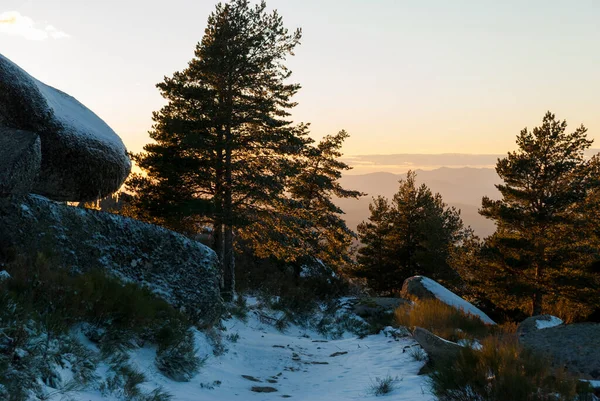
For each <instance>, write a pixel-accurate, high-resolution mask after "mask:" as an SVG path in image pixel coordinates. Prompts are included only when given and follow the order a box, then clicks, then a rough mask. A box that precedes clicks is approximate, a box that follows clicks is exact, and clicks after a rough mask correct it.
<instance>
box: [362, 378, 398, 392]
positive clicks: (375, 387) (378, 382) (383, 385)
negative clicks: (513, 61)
mask: <svg viewBox="0 0 600 401" xmlns="http://www.w3.org/2000/svg"><path fill="white" fill-rule="evenodd" d="M400 381H401V380H400V379H399V378H398V377H392V376H386V377H384V378H379V377H376V378H375V381H374V382H373V383H371V386H370V387H369V394H373V395H375V396H381V395H386V394H389V393H391V392H392V391H394V389H395V388H396V387H397V386H398V382H400Z"/></svg>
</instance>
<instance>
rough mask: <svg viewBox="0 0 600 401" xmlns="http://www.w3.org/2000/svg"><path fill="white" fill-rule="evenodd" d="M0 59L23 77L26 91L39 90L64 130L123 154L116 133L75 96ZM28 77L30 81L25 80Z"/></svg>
mask: <svg viewBox="0 0 600 401" xmlns="http://www.w3.org/2000/svg"><path fill="white" fill-rule="evenodd" d="M0 62H2V63H5V64H7V65H9V66H11V67H12V68H14V69H15V71H14V72H13V73H12V76H13V78H14V79H19V78H20V75H19V74H15V72H17V71H18V72H19V73H20V74H22V77H23V78H25V80H23V79H21V82H19V85H20V86H23V87H30V88H28V90H31V91H35V90H36V89H37V90H39V92H40V94H41V95H42V97H43V98H44V99H45V101H46V104H47V106H48V112H50V111H52V112H53V114H54V117H55V118H56V120H58V122H60V123H61V124H62V125H63V127H64V129H65V131H67V132H70V133H71V134H74V135H76V136H82V135H83V136H86V137H87V138H89V139H95V140H97V141H100V142H102V143H103V144H105V145H106V146H110V147H111V148H113V149H114V150H115V151H116V152H118V153H123V154H124V153H125V152H126V150H125V145H124V144H123V141H122V140H121V138H119V136H118V135H117V134H116V133H115V132H114V131H113V130H112V129H111V128H110V127H109V126H108V125H107V124H106V123H105V122H104V121H102V119H101V118H100V117H98V116H97V115H96V114H94V113H93V112H92V111H91V110H89V109H88V108H87V107H85V106H84V105H83V104H81V103H80V102H79V101H78V100H77V99H75V98H74V97H72V96H69V95H67V94H66V93H64V92H62V91H60V90H58V89H55V88H53V87H51V86H49V85H46V84H44V83H43V82H40V81H38V80H37V79H35V78H34V77H32V76H31V75H30V74H29V73H27V72H26V71H25V70H23V69H22V68H21V67H19V66H18V65H16V64H15V63H13V62H12V61H11V60H9V59H8V58H6V57H4V56H3V55H2V54H0ZM26 80H30V81H26Z"/></svg>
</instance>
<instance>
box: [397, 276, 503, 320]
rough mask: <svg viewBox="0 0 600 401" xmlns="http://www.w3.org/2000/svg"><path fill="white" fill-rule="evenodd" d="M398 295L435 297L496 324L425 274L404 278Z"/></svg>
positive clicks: (424, 297) (417, 297)
mask: <svg viewBox="0 0 600 401" xmlns="http://www.w3.org/2000/svg"><path fill="white" fill-rule="evenodd" d="M400 295H401V296H402V297H403V298H406V299H413V300H417V301H418V300H424V299H437V300H439V301H441V302H443V303H445V304H446V305H448V306H451V307H453V308H455V309H457V310H460V311H462V312H464V313H465V314H468V315H471V316H474V317H477V318H479V319H481V321H482V322H483V323H485V324H490V325H494V324H496V323H495V322H494V321H493V320H492V319H490V317H489V316H488V315H486V314H485V313H484V312H483V311H482V310H481V309H479V308H477V307H476V306H475V305H473V304H472V303H470V302H468V301H466V300H464V299H462V298H461V297H459V296H458V295H456V294H455V293H453V292H452V291H450V290H448V289H447V288H446V287H444V286H443V285H441V284H440V283H438V282H436V281H434V280H432V279H430V278H427V277H425V276H414V277H409V278H407V279H406V280H404V283H403V284H402V291H401V293H400Z"/></svg>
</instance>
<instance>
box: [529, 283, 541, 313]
mask: <svg viewBox="0 0 600 401" xmlns="http://www.w3.org/2000/svg"><path fill="white" fill-rule="evenodd" d="M542 300H543V295H542V291H540V290H539V289H537V290H535V292H534V293H533V297H532V314H531V316H537V315H541V314H542V305H543V303H542Z"/></svg>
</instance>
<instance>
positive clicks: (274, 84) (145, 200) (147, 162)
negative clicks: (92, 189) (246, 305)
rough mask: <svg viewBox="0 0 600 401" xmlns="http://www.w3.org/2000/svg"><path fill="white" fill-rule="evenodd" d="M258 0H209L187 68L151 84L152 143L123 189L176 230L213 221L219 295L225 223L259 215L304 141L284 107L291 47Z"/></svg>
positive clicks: (226, 283) (274, 197)
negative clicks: (155, 101)
mask: <svg viewBox="0 0 600 401" xmlns="http://www.w3.org/2000/svg"><path fill="white" fill-rule="evenodd" d="M300 38H301V32H300V30H297V31H295V32H293V33H289V32H288V30H287V29H286V28H285V27H284V25H283V22H282V18H281V17H280V16H279V15H278V13H277V12H276V11H274V12H271V13H268V12H267V11H266V4H265V2H264V1H263V2H260V3H259V4H257V5H255V6H252V5H251V4H250V2H249V1H248V0H232V1H230V2H227V3H219V4H218V5H217V7H216V10H215V11H214V12H213V13H212V14H211V15H210V17H209V19H208V26H207V28H206V30H205V34H204V37H203V38H202V41H201V42H200V43H199V44H198V45H197V47H196V51H195V57H194V58H193V59H192V60H191V61H190V62H189V64H188V67H187V68H186V69H185V70H183V71H181V72H176V73H175V74H173V76H172V77H165V80H164V82H162V83H160V84H158V85H157V86H158V88H159V89H160V92H161V94H162V96H163V97H164V98H165V99H166V100H167V104H166V105H165V106H164V107H163V108H162V109H161V110H160V111H158V112H155V113H154V116H153V120H154V123H155V124H154V126H153V130H152V131H151V132H150V137H151V138H152V139H153V140H154V141H155V142H154V143H151V144H148V145H146V146H145V147H144V152H142V153H140V154H136V155H134V157H133V159H134V161H135V162H136V164H137V165H138V166H139V167H140V168H141V169H142V170H143V171H144V173H145V174H144V175H134V176H133V177H132V178H131V179H130V180H129V182H128V188H129V189H130V190H132V191H134V192H136V193H137V194H138V198H137V201H136V202H137V205H138V210H140V211H141V212H142V213H145V214H147V215H148V217H150V218H156V219H158V220H159V221H162V222H163V223H164V224H166V225H168V226H170V227H174V228H177V229H181V230H193V229H194V227H195V226H196V225H197V224H202V223H205V222H207V223H209V224H211V225H212V226H213V227H214V231H213V233H214V249H215V251H216V252H217V254H218V255H219V258H220V259H221V261H222V264H223V278H224V280H223V289H222V290H223V291H222V292H223V295H224V297H226V298H228V297H230V296H231V294H232V293H233V291H234V288H235V280H234V260H235V259H234V252H233V246H234V230H235V229H236V228H239V227H243V226H245V225H248V224H250V223H252V220H253V219H259V218H261V215H263V214H264V213H268V212H269V210H270V209H271V208H272V206H273V205H276V204H277V203H278V202H279V200H280V199H282V197H283V196H284V188H285V184H286V182H287V180H288V177H289V176H290V175H293V174H295V168H296V165H295V163H294V162H293V161H292V160H291V157H290V156H294V155H298V154H299V153H300V152H301V151H302V149H303V148H304V145H305V143H306V139H305V135H306V131H307V128H306V126H305V125H302V124H300V125H292V124H291V122H290V121H289V120H288V117H289V111H288V110H289V109H291V108H292V107H294V106H295V105H296V104H295V103H294V102H293V101H292V100H291V99H292V97H293V95H294V94H295V93H296V92H297V91H298V89H299V88H300V86H299V85H297V84H293V83H288V78H289V77H290V75H291V72H290V71H289V70H288V69H287V68H286V66H285V61H286V58H287V56H289V55H293V50H294V48H295V47H296V46H297V45H298V44H299V42H300Z"/></svg>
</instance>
